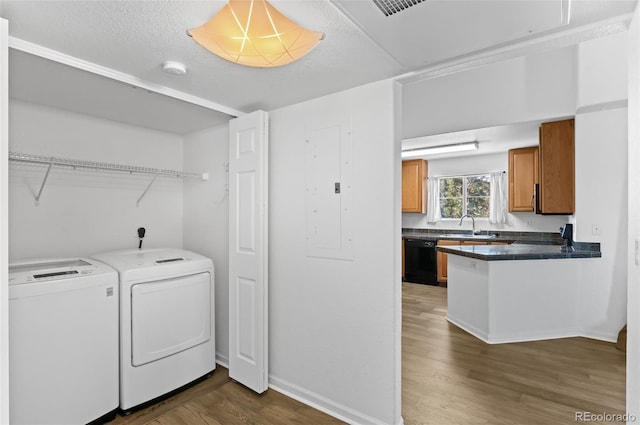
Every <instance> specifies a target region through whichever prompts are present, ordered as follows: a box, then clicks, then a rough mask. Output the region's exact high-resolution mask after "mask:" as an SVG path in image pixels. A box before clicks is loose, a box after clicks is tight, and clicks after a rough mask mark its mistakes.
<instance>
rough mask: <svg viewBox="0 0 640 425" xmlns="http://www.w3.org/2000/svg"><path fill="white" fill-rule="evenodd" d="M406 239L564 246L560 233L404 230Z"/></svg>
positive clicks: (403, 234)
mask: <svg viewBox="0 0 640 425" xmlns="http://www.w3.org/2000/svg"><path fill="white" fill-rule="evenodd" d="M402 237H403V238H404V239H421V240H427V241H439V240H455V241H477V242H509V243H512V242H515V243H527V244H553V245H563V244H564V240H563V239H562V238H561V237H560V234H559V233H543V232H508V231H486V230H485V231H482V232H481V233H480V234H479V235H471V232H470V231H469V230H467V231H460V230H447V229H437V230H436V229H406V228H403V229H402Z"/></svg>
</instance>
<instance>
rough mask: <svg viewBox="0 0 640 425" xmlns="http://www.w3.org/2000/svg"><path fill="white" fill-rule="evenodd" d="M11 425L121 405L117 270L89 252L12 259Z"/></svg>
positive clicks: (107, 413) (68, 420) (67, 419)
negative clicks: (86, 255)
mask: <svg viewBox="0 0 640 425" xmlns="http://www.w3.org/2000/svg"><path fill="white" fill-rule="evenodd" d="M9 393H10V395H11V396H10V400H9V403H10V405H9V408H10V411H9V414H10V422H11V424H14V425H17V424H40V425H42V424H86V423H89V422H93V421H96V422H102V421H106V420H110V419H113V418H114V417H115V412H116V410H117V408H118V274H117V272H116V271H115V270H113V269H112V268H111V267H108V266H106V265H104V264H102V263H100V262H98V261H94V260H91V259H88V258H80V259H56V260H38V261H28V262H21V263H13V264H10V265H9Z"/></svg>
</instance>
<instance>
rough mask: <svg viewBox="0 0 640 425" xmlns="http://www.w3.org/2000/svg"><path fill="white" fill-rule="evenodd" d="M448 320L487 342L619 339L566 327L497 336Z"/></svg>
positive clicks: (616, 336)
mask: <svg viewBox="0 0 640 425" xmlns="http://www.w3.org/2000/svg"><path fill="white" fill-rule="evenodd" d="M447 320H448V321H449V322H450V323H452V324H454V325H456V326H457V327H459V328H460V329H462V330H464V331H466V332H468V333H470V334H471V335H473V336H475V337H476V338H478V339H479V340H481V341H483V342H486V343H487V344H506V343H511V342H527V341H539V340H543V339H559V338H575V337H584V338H591V339H597V340H600V341H605V342H616V341H617V340H618V334H610V333H607V332H598V331H591V330H586V329H577V328H566V329H553V330H549V331H544V332H533V333H528V334H524V333H517V334H502V335H499V336H496V335H494V334H487V333H486V332H484V331H482V330H480V329H478V328H476V327H474V326H472V325H470V324H468V323H466V322H465V321H464V320H459V319H457V318H455V317H451V316H447Z"/></svg>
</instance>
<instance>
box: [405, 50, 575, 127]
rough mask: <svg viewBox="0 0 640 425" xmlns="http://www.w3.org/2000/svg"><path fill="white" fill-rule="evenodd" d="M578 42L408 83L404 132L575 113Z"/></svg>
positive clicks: (517, 121)
mask: <svg viewBox="0 0 640 425" xmlns="http://www.w3.org/2000/svg"><path fill="white" fill-rule="evenodd" d="M576 51H577V48H576V47H575V46H571V47H566V48H563V49H557V50H553V51H549V52H546V53H540V54H536V55H529V56H523V57H519V58H516V59H512V60H508V61H503V62H499V63H495V64H492V65H488V66H483V67H479V68H473V69H471V70H468V71H464V72H459V73H455V74H451V75H447V76H444V77H439V78H433V79H430V80H424V81H418V82H414V83H410V84H405V85H404V90H403V105H402V111H403V124H402V125H403V138H412V137H419V136H428V135H433V134H441V133H449V132H453V131H460V130H469V129H476V128H485V127H492V126H497V125H502V124H509V123H519V122H526V121H535V120H542V119H549V118H556V117H563V116H569V115H573V114H574V113H575V99H576V78H575V75H576V73H575V66H576V60H575V59H576Z"/></svg>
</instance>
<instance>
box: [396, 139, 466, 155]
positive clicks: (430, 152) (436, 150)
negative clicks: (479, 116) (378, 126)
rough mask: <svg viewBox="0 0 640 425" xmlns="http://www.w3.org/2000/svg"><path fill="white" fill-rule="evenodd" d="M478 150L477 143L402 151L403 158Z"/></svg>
mask: <svg viewBox="0 0 640 425" xmlns="http://www.w3.org/2000/svg"><path fill="white" fill-rule="evenodd" d="M475 149H478V142H465V143H456V144H453V145H441V146H430V147H426V148H417V149H407V150H403V151H402V157H403V158H413V157H416V156H426V155H436V154H439V153H450V152H462V151H472V150H475Z"/></svg>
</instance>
